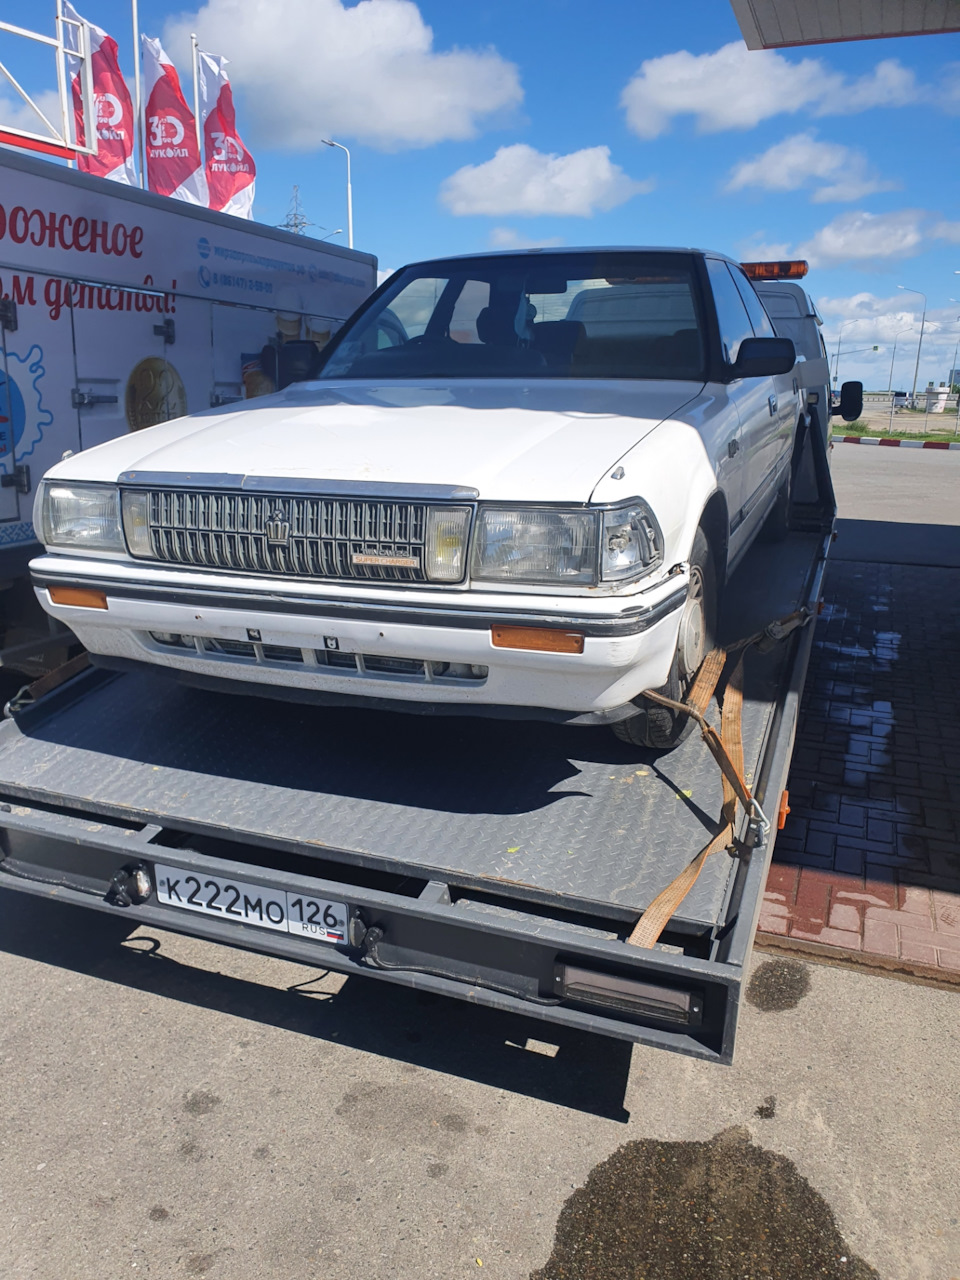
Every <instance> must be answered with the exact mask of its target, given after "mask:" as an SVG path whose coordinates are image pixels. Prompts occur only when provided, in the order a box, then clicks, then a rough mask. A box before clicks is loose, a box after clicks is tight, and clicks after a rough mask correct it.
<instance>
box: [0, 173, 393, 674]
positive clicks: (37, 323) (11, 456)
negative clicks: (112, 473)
mask: <svg viewBox="0 0 960 1280" xmlns="http://www.w3.org/2000/svg"><path fill="white" fill-rule="evenodd" d="M376 279H377V261H376V258H375V257H374V256H373V255H371V254H368V253H359V252H355V251H353V250H350V249H346V248H344V247H342V246H340V245H337V244H331V243H323V242H321V241H318V240H314V239H312V238H311V237H309V236H305V235H294V234H292V233H290V232H288V231H285V230H282V229H279V228H276V227H268V226H263V225H261V224H259V223H256V222H250V221H247V220H244V219H240V218H235V217H230V216H227V215H225V214H221V213H214V212H212V211H210V210H208V209H204V208H201V207H199V206H196V205H190V204H185V203H183V202H181V201H178V200H172V199H167V198H165V197H162V196H156V195H152V194H150V193H149V192H146V191H141V190H140V189H139V188H136V187H131V186H126V185H124V184H122V183H119V182H108V181H106V180H104V179H101V178H96V177H92V176H90V175H87V174H83V173H79V172H77V171H76V170H74V169H68V168H64V167H62V166H59V165H56V164H53V163H51V162H50V161H47V160H42V159H37V158H35V157H34V156H31V155H26V154H21V153H18V152H14V151H11V150H0V337H2V352H0V588H2V589H0V627H2V637H0V665H6V666H13V667H19V668H21V669H23V670H27V671H30V670H32V669H34V664H35V663H36V661H37V654H38V653H39V652H41V651H42V649H43V647H44V645H46V646H48V647H49V646H50V644H51V643H52V641H51V637H50V635H49V634H43V633H46V632H47V624H46V621H45V620H43V619H42V618H40V617H39V616H37V615H36V614H35V613H34V601H33V593H32V591H31V590H30V588H29V584H28V582H27V580H26V566H27V563H28V562H29V560H30V559H31V558H32V557H33V556H34V555H36V554H38V552H39V551H40V545H39V543H38V542H37V538H36V534H35V532H34V529H33V525H32V523H31V513H32V509H33V500H34V492H35V489H36V485H37V483H38V482H39V480H40V478H41V476H42V475H43V473H44V472H45V471H46V470H47V469H48V468H49V467H50V466H52V465H53V464H54V463H55V462H59V461H60V460H61V459H62V458H63V457H64V455H66V454H69V453H70V452H77V451H78V450H81V449H88V448H90V447H91V446H93V445H97V444H101V443H102V442H103V441H105V440H110V439H112V438H114V437H116V436H120V435H124V434H126V433H127V432H131V431H140V430H142V429H143V428H145V427H150V426H153V425H155V424H156V423H159V422H165V421H167V420H169V419H171V418H177V417H180V416H182V415H183V414H186V413H196V412H197V411H199V410H202V409H206V408H216V407H217V406H220V405H224V404H228V403H230V402H232V401H235V400H240V399H244V398H250V397H253V396H257V395H262V394H265V393H268V392H271V391H274V390H278V389H280V388H281V387H282V386H284V385H286V384H287V383H289V382H293V381H299V380H302V379H303V378H306V377H309V376H310V374H311V372H312V368H313V366H314V364H315V362H316V361H317V360H318V359H319V353H320V351H321V350H322V348H323V346H324V345H325V344H326V342H328V341H329V339H330V336H331V334H333V333H335V332H336V330H337V329H338V328H339V326H340V325H341V324H342V322H343V321H344V320H345V319H346V317H347V316H348V315H350V313H351V312H352V311H354V310H355V308H356V307H357V306H358V305H359V304H360V303H361V302H362V301H363V300H364V299H365V298H366V297H367V296H368V295H369V294H370V292H371V291H372V290H373V288H374V287H375V285H376ZM38 627H39V628H40V630H37V628H38Z"/></svg>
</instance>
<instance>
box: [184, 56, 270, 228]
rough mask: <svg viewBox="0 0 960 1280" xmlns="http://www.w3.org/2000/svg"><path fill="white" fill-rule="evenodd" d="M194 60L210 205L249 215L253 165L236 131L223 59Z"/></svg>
mask: <svg viewBox="0 0 960 1280" xmlns="http://www.w3.org/2000/svg"><path fill="white" fill-rule="evenodd" d="M197 59H198V71H199V83H200V120H201V123H202V126H203V149H204V153H205V154H206V157H207V170H206V172H207V190H208V191H209V193H210V208H211V209H219V210H220V211H221V212H222V213H232V214H234V216H235V217H237V218H252V217H253V189H254V186H255V184H256V177H257V166H256V165H255V164H254V163H253V156H252V155H251V154H250V152H249V151H248V150H247V149H246V147H245V146H244V145H243V143H242V142H241V141H240V138H239V136H238V134H237V121H236V115H235V113H234V110H233V93H232V92H231V89H230V81H229V80H228V79H227V73H226V71H224V67H226V65H227V59H226V58H218V57H214V56H213V55H212V54H209V53H203V52H198V55H197Z"/></svg>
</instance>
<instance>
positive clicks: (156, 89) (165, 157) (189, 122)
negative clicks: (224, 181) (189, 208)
mask: <svg viewBox="0 0 960 1280" xmlns="http://www.w3.org/2000/svg"><path fill="white" fill-rule="evenodd" d="M140 39H141V41H142V43H143V94H144V99H145V101H146V104H147V105H146V107H145V109H144V130H145V137H144V149H145V151H146V155H147V186H148V187H149V188H150V190H151V191H155V192H156V193H157V194H158V195H161V196H173V198H174V199H175V200H186V201H187V202H188V203H190V204H200V205H206V203H207V182H206V178H205V177H204V173H203V165H202V164H201V162H200V148H199V146H198V145H197V125H196V121H195V120H194V116H193V112H192V111H191V110H190V108H189V107H188V106H187V104H186V101H185V99H184V96H183V93H182V91H181V89H180V77H179V76H178V75H177V69H176V67H175V66H174V65H173V63H172V62H171V61H170V59H169V58H168V57H167V55H166V54H165V53H164V51H163V48H162V47H161V44H160V41H159V40H151V39H150V37H149V36H141V37H140Z"/></svg>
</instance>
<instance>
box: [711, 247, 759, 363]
mask: <svg viewBox="0 0 960 1280" xmlns="http://www.w3.org/2000/svg"><path fill="white" fill-rule="evenodd" d="M706 262H707V272H708V274H709V276H710V285H711V287H712V289H713V300H714V302H715V303H716V307H717V321H718V322H719V325H720V341H721V342H722V343H723V355H724V359H725V360H726V361H727V363H728V364H736V360H737V356H738V355H739V353H740V343H741V342H743V340H744V338H752V337H753V336H754V334H753V325H752V324H751V323H750V316H749V315H748V314H747V309H746V307H745V306H744V305H743V298H741V296H740V290H739V289H738V288H737V286H736V284H734V281H733V276H731V274H730V272H729V271H728V270H727V264H726V263H725V262H721V261H720V260H719V258H707V260H706Z"/></svg>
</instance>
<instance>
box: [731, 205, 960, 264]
mask: <svg viewBox="0 0 960 1280" xmlns="http://www.w3.org/2000/svg"><path fill="white" fill-rule="evenodd" d="M944 225H946V226H954V225H956V224H953V223H947V224H944V223H938V224H935V225H934V226H932V227H931V226H930V214H928V213H926V212H925V211H924V210H923V209H901V210H899V211H898V212H896V213H866V212H865V211H864V210H862V209H861V210H857V211H856V212H850V213H843V214H841V215H840V216H839V217H838V218H834V219H833V221H832V222H828V223H827V225H826V226H825V227H821V228H820V229H819V231H816V232H814V234H813V235H812V236H810V237H809V239H807V240H804V241H801V242H800V243H798V244H794V245H790V244H784V243H778V244H765V243H763V241H762V233H761V234H760V235H758V236H755V237H753V238H752V239H750V240H747V241H745V242H744V243H742V244H741V245H740V258H741V261H764V260H765V259H771V258H806V260H807V261H808V262H809V263H810V266H811V267H836V266H840V265H841V264H844V263H847V264H851V265H859V266H863V267H871V266H879V265H880V264H882V263H886V262H891V261H895V260H897V259H899V258H911V257H913V256H914V254H916V253H919V252H920V250H921V249H922V248H923V247H924V242H925V241H929V240H930V239H933V238H938V237H937V236H936V231H937V227H938V226H939V227H942V226H944ZM941 238H942V237H941Z"/></svg>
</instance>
